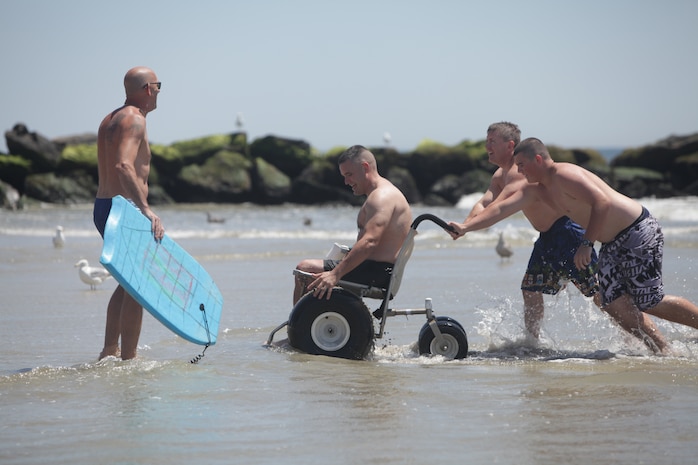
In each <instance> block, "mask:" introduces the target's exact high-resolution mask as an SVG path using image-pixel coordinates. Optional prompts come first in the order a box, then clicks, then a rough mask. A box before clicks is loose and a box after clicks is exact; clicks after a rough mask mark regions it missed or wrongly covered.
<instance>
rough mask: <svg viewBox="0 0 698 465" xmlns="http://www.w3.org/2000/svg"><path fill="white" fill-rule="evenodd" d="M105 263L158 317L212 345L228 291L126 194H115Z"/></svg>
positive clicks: (177, 330)
mask: <svg viewBox="0 0 698 465" xmlns="http://www.w3.org/2000/svg"><path fill="white" fill-rule="evenodd" d="M100 262H101V263H102V265H104V267H105V268H106V269H107V270H109V272H110V273H111V274H112V276H113V277H114V279H116V281H117V282H118V283H119V284H120V285H121V286H123V288H124V289H125V290H126V291H127V292H128V293H129V294H130V295H131V296H132V297H133V298H135V299H136V300H137V301H138V303H140V304H141V305H142V306H143V308H145V309H146V310H147V311H148V312H149V313H150V314H152V315H153V316H154V317H155V318H156V319H157V320H158V321H160V322H161V323H162V324H163V325H165V326H166V327H167V328H169V329H170V330H171V331H173V332H174V333H175V334H177V335H179V336H181V337H183V338H184V339H186V340H187V341H190V342H193V343H195V344H201V345H213V344H215V343H216V339H217V336H218V325H219V323H220V318H221V311H222V309H223V296H222V295H221V293H220V290H219V289H218V286H216V284H215V283H214V282H213V279H212V278H211V276H210V275H209V274H208V273H207V272H206V270H205V269H204V268H203V267H202V266H201V265H200V264H199V263H198V262H197V261H196V260H194V258H193V257H192V256H191V255H189V253H187V251H186V250H184V249H183V248H182V247H180V246H179V244H177V243H176V242H175V241H173V240H172V239H171V238H170V237H169V236H168V235H167V234H165V237H163V238H162V241H160V242H157V241H156V240H155V239H154V237H153V233H152V231H151V222H150V220H149V219H148V218H146V217H145V216H144V215H143V214H142V213H141V212H140V210H139V209H138V208H136V207H135V206H134V205H133V204H132V203H131V202H129V201H128V200H126V199H125V198H124V197H122V196H120V195H119V196H116V197H114V198H113V199H112V207H111V211H110V212H109V218H108V219H107V225H106V228H105V231H104V246H103V247H102V256H101V257H100Z"/></svg>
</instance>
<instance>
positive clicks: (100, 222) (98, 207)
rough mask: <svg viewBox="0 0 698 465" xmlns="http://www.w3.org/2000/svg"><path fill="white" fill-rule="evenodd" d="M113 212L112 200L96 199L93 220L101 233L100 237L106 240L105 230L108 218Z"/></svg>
mask: <svg viewBox="0 0 698 465" xmlns="http://www.w3.org/2000/svg"><path fill="white" fill-rule="evenodd" d="M110 211H111V199H99V198H97V199H95V206H94V210H93V211H92V219H93V221H94V223H95V226H96V227H97V231H99V235H100V236H102V239H104V230H105V229H106V227H107V218H109V212H110Z"/></svg>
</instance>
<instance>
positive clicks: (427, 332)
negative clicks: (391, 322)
mask: <svg viewBox="0 0 698 465" xmlns="http://www.w3.org/2000/svg"><path fill="white" fill-rule="evenodd" d="M425 220H429V221H432V222H434V223H435V224H437V225H438V226H440V227H441V228H443V229H444V230H448V229H449V228H450V227H449V226H448V224H447V223H446V222H445V221H443V220H442V219H440V218H438V217H436V216H434V215H431V214H429V213H425V214H422V215H419V216H418V217H417V218H416V219H415V220H414V221H413V222H412V224H411V226H410V230H409V232H408V234H407V237H406V238H405V241H404V242H403V244H402V247H401V248H400V251H399V253H398V256H397V259H396V260H395V265H394V267H393V271H392V273H391V275H390V282H389V284H388V286H387V288H385V289H383V288H379V287H372V286H368V285H365V284H359V283H353V282H349V281H344V280H340V281H339V282H338V283H337V286H335V287H334V289H333V290H332V296H331V298H330V299H329V300H328V299H326V298H324V297H323V298H322V299H318V298H316V297H315V296H314V295H313V293H312V292H308V293H306V294H305V295H304V296H303V297H301V298H300V299H299V300H298V302H297V303H296V305H295V306H294V307H293V309H292V310H291V314H290V316H289V319H288V320H287V321H285V322H284V323H282V324H280V325H279V326H277V327H276V328H274V330H273V331H272V332H271V334H269V337H268V339H267V341H266V345H267V346H269V345H271V343H272V341H273V339H274V336H275V334H276V333H277V332H278V331H280V330H281V329H282V328H284V327H287V328H286V332H287V334H288V340H289V344H290V345H291V346H292V347H293V348H295V349H297V350H299V351H301V352H305V353H308V354H312V355H327V356H330V357H338V358H346V359H354V360H362V359H366V358H367V357H368V355H369V353H370V352H371V350H372V349H373V347H374V343H375V340H376V339H381V338H382V337H383V334H384V332H385V325H386V321H387V320H388V318H390V317H393V316H400V315H405V316H406V315H425V316H426V320H427V321H426V323H424V325H423V326H422V328H421V330H420V331H419V335H418V347H419V353H420V355H440V356H443V357H445V358H448V359H461V358H465V357H467V355H468V338H467V335H466V332H465V330H464V329H463V326H462V325H461V324H460V323H458V322H457V321H456V320H454V319H452V318H449V317H446V316H439V317H437V316H435V315H434V312H433V311H432V302H431V298H426V299H425V303H424V308H417V309H393V308H390V303H391V301H392V299H393V298H394V297H395V296H396V295H397V292H398V290H399V289H400V284H401V282H402V274H403V272H404V270H405V265H406V264H407V261H408V260H409V259H410V256H411V255H412V251H413V250H414V237H415V236H416V235H417V226H419V224H420V223H421V222H422V221H425ZM293 273H294V274H300V275H304V276H311V275H312V274H311V273H306V272H303V271H300V270H293ZM365 298H368V299H378V300H380V306H379V307H378V309H376V310H375V311H374V312H373V313H371V312H370V310H369V309H368V307H367V306H366V304H365V302H364V299H365ZM374 318H375V319H376V320H378V322H379V323H378V328H377V329H376V328H375V326H374Z"/></svg>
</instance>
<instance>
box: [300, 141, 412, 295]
mask: <svg viewBox="0 0 698 465" xmlns="http://www.w3.org/2000/svg"><path fill="white" fill-rule="evenodd" d="M338 164H339V172H340V173H341V175H342V177H343V178H344V184H346V185H348V186H350V187H351V188H352V191H353V192H354V195H366V201H365V202H364V204H363V205H362V206H361V209H360V210H359V214H358V217H357V221H356V222H357V226H358V228H359V231H358V235H357V239H356V242H355V243H354V245H352V246H351V249H350V251H349V252H348V253H347V254H346V255H345V256H344V258H343V259H341V260H333V259H305V260H303V261H301V262H300V263H299V264H298V265H297V266H296V269H297V270H300V271H304V272H306V273H312V275H310V276H308V275H303V274H300V273H294V276H295V287H294V290H293V304H294V305H295V304H296V302H298V300H299V299H300V298H301V297H302V296H303V295H304V294H305V293H306V292H307V291H309V290H312V292H313V293H314V295H315V296H316V297H317V298H319V299H322V298H323V297H325V298H326V299H328V300H329V299H330V297H331V295H332V289H333V287H334V286H335V285H337V283H338V282H339V280H340V279H341V280H344V281H350V282H354V283H360V284H366V285H369V286H375V287H381V288H385V287H387V286H388V283H389V281H390V274H391V272H392V270H393V265H394V263H395V259H396V258H397V255H398V252H399V251H400V247H401V246H402V244H403V242H404V240H405V238H406V237H407V234H408V232H409V230H410V224H411V222H412V212H411V210H410V205H409V203H408V202H407V199H406V198H405V196H404V195H403V194H402V192H400V190H399V189H398V188H397V187H395V186H394V185H393V183H391V182H390V181H389V180H387V179H386V178H384V177H382V176H381V175H380V174H378V168H377V166H376V158H375V157H374V155H373V154H372V153H371V152H370V151H369V150H368V149H366V147H363V146H361V145H354V146H352V147H350V148H348V149H347V150H346V151H345V152H343V153H342V154H341V155H340V157H339V160H338Z"/></svg>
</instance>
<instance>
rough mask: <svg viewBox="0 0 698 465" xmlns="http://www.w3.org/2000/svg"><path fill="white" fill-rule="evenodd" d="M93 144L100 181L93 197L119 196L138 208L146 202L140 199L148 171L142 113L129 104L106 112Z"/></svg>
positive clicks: (142, 197)
mask: <svg viewBox="0 0 698 465" xmlns="http://www.w3.org/2000/svg"><path fill="white" fill-rule="evenodd" d="M97 147H98V153H99V157H98V170H99V180H100V183H99V187H98V190H97V197H99V198H112V197H114V196H116V195H123V196H124V197H126V198H128V199H130V200H132V201H134V202H135V203H136V205H138V207H139V208H142V207H143V206H144V205H145V204H146V203H145V202H144V201H143V200H146V201H147V198H148V174H149V173H150V147H149V145H148V139H147V133H146V126H145V116H144V115H143V114H142V113H141V111H140V110H139V109H138V108H137V107H135V106H131V105H124V106H122V107H120V108H118V109H116V110H114V111H113V112H111V113H109V114H108V115H107V116H106V117H105V118H104V119H103V120H102V123H101V124H100V126H99V131H98V134H97ZM123 175H125V176H123Z"/></svg>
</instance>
